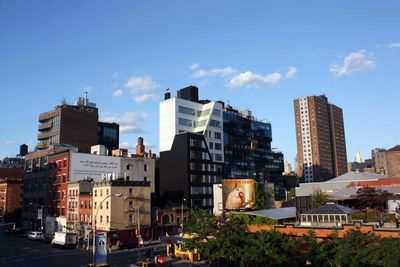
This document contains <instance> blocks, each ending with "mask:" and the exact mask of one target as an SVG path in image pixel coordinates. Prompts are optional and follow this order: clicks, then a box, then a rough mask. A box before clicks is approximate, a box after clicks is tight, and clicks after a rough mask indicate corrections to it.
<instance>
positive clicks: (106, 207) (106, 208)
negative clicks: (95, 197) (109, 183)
mask: <svg viewBox="0 0 400 267" xmlns="http://www.w3.org/2000/svg"><path fill="white" fill-rule="evenodd" d="M106 209H108V201H107V202H106Z"/></svg>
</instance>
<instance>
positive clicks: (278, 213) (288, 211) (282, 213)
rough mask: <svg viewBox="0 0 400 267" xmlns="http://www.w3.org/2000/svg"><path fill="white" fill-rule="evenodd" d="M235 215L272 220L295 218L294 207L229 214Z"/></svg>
mask: <svg viewBox="0 0 400 267" xmlns="http://www.w3.org/2000/svg"><path fill="white" fill-rule="evenodd" d="M231 213H235V214H248V215H253V216H260V217H267V218H271V219H274V220H284V219H291V218H296V207H286V208H277V209H264V210H252V211H242V212H239V211H237V212H236V211H235V212H231Z"/></svg>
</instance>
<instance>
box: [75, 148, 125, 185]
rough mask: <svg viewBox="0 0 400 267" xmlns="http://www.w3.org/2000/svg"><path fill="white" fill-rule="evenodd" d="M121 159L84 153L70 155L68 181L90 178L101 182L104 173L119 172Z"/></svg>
mask: <svg viewBox="0 0 400 267" xmlns="http://www.w3.org/2000/svg"><path fill="white" fill-rule="evenodd" d="M120 168H121V158H119V157H106V156H99V155H92V154H84V153H75V152H73V153H71V164H70V176H69V179H70V181H79V180H83V179H85V178H92V179H93V180H94V181H97V182H98V181H101V179H102V175H103V174H105V173H115V172H117V173H118V172H121V169H120Z"/></svg>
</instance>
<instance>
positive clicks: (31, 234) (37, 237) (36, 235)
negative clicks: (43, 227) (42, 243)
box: [28, 231, 44, 240]
mask: <svg viewBox="0 0 400 267" xmlns="http://www.w3.org/2000/svg"><path fill="white" fill-rule="evenodd" d="M43 238H44V236H43V233H42V232H39V231H32V232H29V233H28V239H30V240H42V239H43Z"/></svg>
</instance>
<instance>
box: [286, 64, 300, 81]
mask: <svg viewBox="0 0 400 267" xmlns="http://www.w3.org/2000/svg"><path fill="white" fill-rule="evenodd" d="M296 73H297V69H296V68H295V67H293V66H290V67H289V69H288V71H287V72H286V74H285V77H286V78H288V79H290V78H293V77H294V76H295V75H296Z"/></svg>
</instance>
